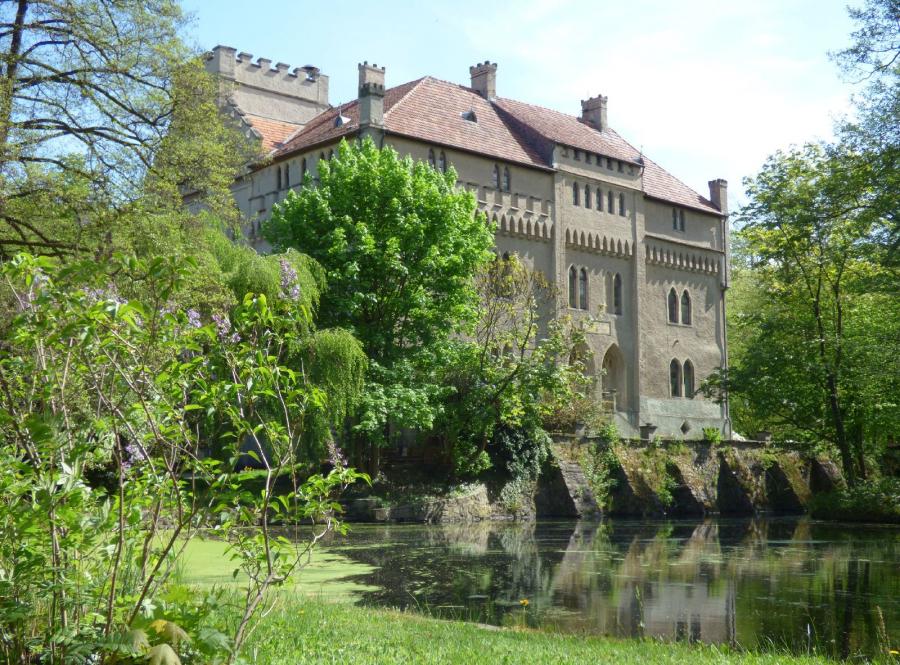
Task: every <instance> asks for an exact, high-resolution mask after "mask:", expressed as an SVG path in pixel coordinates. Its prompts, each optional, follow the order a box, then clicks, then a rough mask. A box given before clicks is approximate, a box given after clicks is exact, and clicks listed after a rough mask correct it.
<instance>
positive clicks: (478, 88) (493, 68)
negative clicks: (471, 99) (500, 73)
mask: <svg viewBox="0 0 900 665" xmlns="http://www.w3.org/2000/svg"><path fill="white" fill-rule="evenodd" d="M469 75H470V76H471V77H472V86H471V87H472V90H474V91H475V92H477V93H478V94H479V95H481V96H482V97H484V98H485V99H487V100H491V99H494V98H495V97H496V96H497V63H496V62H491V61H490V60H485V61H484V62H479V63H478V64H477V65H475V66H474V67H469Z"/></svg>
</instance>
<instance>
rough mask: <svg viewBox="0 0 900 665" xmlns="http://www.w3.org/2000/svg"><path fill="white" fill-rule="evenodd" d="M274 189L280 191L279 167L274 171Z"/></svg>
mask: <svg viewBox="0 0 900 665" xmlns="http://www.w3.org/2000/svg"><path fill="white" fill-rule="evenodd" d="M275 189H277V190H278V191H281V167H280V166H279V167H278V168H277V169H275Z"/></svg>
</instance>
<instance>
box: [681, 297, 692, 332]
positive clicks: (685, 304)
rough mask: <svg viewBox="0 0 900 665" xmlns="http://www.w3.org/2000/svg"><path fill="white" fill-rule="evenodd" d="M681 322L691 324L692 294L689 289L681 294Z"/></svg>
mask: <svg viewBox="0 0 900 665" xmlns="http://www.w3.org/2000/svg"><path fill="white" fill-rule="evenodd" d="M681 322H682V323H683V324H684V325H686V326H689V325H691V294H690V293H688V292H687V290H685V292H684V293H682V294H681Z"/></svg>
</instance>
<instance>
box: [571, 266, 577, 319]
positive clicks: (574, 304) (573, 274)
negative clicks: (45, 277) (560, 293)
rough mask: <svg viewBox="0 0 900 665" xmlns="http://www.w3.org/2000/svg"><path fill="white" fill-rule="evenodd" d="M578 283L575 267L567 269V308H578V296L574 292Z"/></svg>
mask: <svg viewBox="0 0 900 665" xmlns="http://www.w3.org/2000/svg"><path fill="white" fill-rule="evenodd" d="M577 281H578V270H577V269H576V268H575V266H572V267H571V268H569V307H571V308H572V309H575V308H576V307H578V294H577V292H576V291H575V289H576V288H577V284H576V282H577Z"/></svg>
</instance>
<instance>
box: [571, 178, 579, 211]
mask: <svg viewBox="0 0 900 665" xmlns="http://www.w3.org/2000/svg"><path fill="white" fill-rule="evenodd" d="M578 201H579V196H578V183H577V182H573V183H572V205H576V206H577V205H578Z"/></svg>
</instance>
